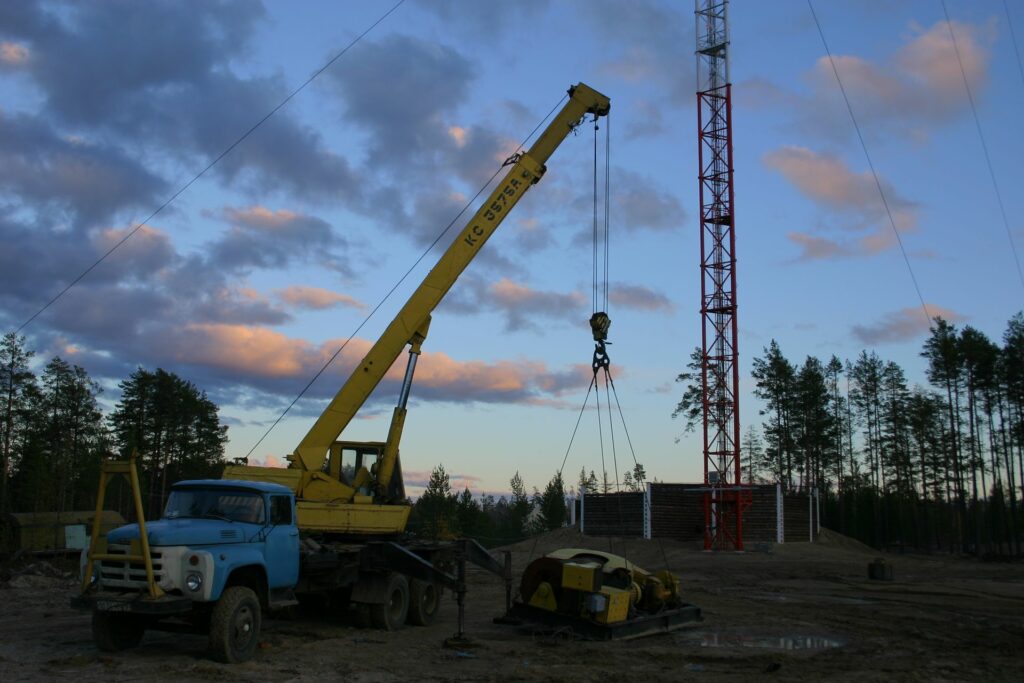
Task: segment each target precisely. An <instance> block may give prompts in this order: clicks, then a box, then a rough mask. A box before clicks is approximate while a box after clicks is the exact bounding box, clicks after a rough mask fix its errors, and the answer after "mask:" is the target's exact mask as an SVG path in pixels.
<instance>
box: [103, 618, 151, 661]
mask: <svg viewBox="0 0 1024 683" xmlns="http://www.w3.org/2000/svg"><path fill="white" fill-rule="evenodd" d="M145 632H146V628H145V625H144V624H143V622H142V620H141V619H139V618H138V617H136V616H135V615H132V614H118V613H117V612H99V611H96V610H93V613H92V637H93V640H95V641H96V647H97V648H99V649H100V651H102V652H120V651H121V650H128V649H130V648H133V647H135V646H136V645H138V644H139V643H140V642H141V641H142V635H143V634H144V633H145Z"/></svg>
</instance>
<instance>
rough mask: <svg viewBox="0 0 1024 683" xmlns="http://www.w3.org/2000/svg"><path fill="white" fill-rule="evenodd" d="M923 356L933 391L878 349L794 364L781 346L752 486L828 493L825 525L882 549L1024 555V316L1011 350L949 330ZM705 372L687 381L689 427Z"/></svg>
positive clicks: (763, 361) (766, 397)
mask: <svg viewBox="0 0 1024 683" xmlns="http://www.w3.org/2000/svg"><path fill="white" fill-rule="evenodd" d="M921 356H922V357H923V358H924V359H925V361H926V363H927V365H926V378H927V381H928V385H927V386H920V385H911V383H909V382H908V381H907V377H906V373H905V372H904V370H903V368H902V367H900V366H899V365H898V364H897V363H895V362H893V361H888V360H885V359H883V358H881V357H879V356H878V354H876V353H875V352H873V351H872V352H869V351H863V352H861V354H860V355H859V356H857V357H856V358H855V359H854V360H852V361H850V360H846V361H844V360H840V359H839V358H837V357H835V356H832V357H831V358H829V359H828V361H826V362H823V361H822V360H820V359H818V358H815V357H813V356H809V357H807V358H806V359H804V361H803V362H802V363H794V362H792V361H790V360H789V359H788V358H786V356H785V355H784V354H783V352H782V349H781V348H780V346H779V344H778V343H777V342H775V341H774V340H773V341H772V342H771V343H770V344H769V345H768V347H766V348H765V349H763V351H762V354H761V355H760V356H759V357H757V358H755V359H754V361H753V372H752V375H753V378H754V381H755V382H756V389H755V393H756V395H757V397H758V398H760V399H761V400H762V401H763V409H762V411H761V416H762V418H763V423H762V424H761V425H760V426H759V427H756V426H749V427H748V428H747V429H746V431H745V432H744V436H743V442H742V449H741V450H742V456H743V465H744V469H745V471H746V472H747V476H749V477H750V479H751V480H752V481H759V482H779V483H781V484H782V486H783V487H784V488H785V489H787V490H807V489H817V490H818V491H819V492H820V494H821V495H822V496H823V500H824V501H825V507H824V510H823V513H822V514H823V522H824V523H825V524H826V525H828V526H831V527H833V528H837V529H839V530H841V531H843V532H845V533H852V534H854V535H856V536H857V537H859V538H860V539H861V540H864V541H866V542H868V543H871V544H872V545H875V546H877V547H891V546H894V545H895V546H899V547H902V548H906V547H908V546H912V547H916V548H921V549H928V550H931V549H940V548H942V549H948V550H953V551H960V552H974V553H977V554H985V553H989V554H996V555H1005V554H1011V553H1012V554H1020V552H1021V547H1020V536H1021V531H1022V526H1024V525H1022V518H1021V509H1020V506H1021V501H1020V492H1021V487H1022V486H1024V481H1022V476H1024V316H1022V315H1021V314H1017V315H1016V316H1014V317H1013V318H1012V319H1011V320H1010V321H1009V323H1008V325H1007V327H1006V330H1005V332H1004V334H1003V337H1002V340H1001V344H1000V343H997V342H994V341H992V340H991V339H989V338H988V337H987V336H986V335H985V334H983V333H982V332H980V331H979V330H977V329H975V328H973V327H971V326H964V327H963V328H962V329H958V328H957V327H956V326H955V325H953V324H950V323H949V322H947V321H945V320H942V319H941V318H937V319H936V320H935V321H934V325H933V326H932V328H931V331H930V333H929V336H928V338H927V340H926V341H925V342H924V345H923V348H922V349H921ZM699 360H700V355H699V351H698V352H697V355H696V356H695V357H694V358H693V361H694V362H696V366H694V365H693V363H691V366H690V368H689V371H690V372H688V373H684V374H683V375H681V376H680V378H681V379H682V381H684V382H690V384H688V385H687V389H686V391H685V392H684V395H683V400H682V401H681V402H680V404H679V406H677V409H676V414H677V415H679V416H683V417H685V418H686V421H687V426H691V425H692V424H693V419H694V417H695V416H696V415H697V414H698V412H697V411H699V404H695V398H694V396H695V394H694V388H693V385H692V381H691V380H692V379H693V374H694V370H695V367H696V370H697V371H699ZM697 376H698V377H699V375H697Z"/></svg>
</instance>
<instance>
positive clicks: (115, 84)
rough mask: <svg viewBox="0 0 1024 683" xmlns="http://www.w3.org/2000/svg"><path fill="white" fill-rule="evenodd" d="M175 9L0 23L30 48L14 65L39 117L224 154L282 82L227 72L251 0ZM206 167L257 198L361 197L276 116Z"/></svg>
mask: <svg viewBox="0 0 1024 683" xmlns="http://www.w3.org/2000/svg"><path fill="white" fill-rule="evenodd" d="M5 4H7V3H5ZM18 4H20V5H28V3H18ZM182 10H183V8H182V6H181V4H180V3H177V2H172V1H170V0H164V1H158V0H154V1H153V2H144V3H139V2H131V1H130V0H112V1H110V2H102V3H87V4H76V5H73V6H62V5H61V4H59V3H58V4H56V5H45V6H44V5H32V6H30V7H23V8H20V9H19V10H10V9H7V10H6V12H7V14H8V16H5V17H4V18H3V20H2V21H0V26H5V28H6V29H7V32H8V33H9V34H10V35H11V36H12V37H14V38H16V39H18V40H19V41H21V42H23V43H27V44H28V45H29V46H30V50H31V55H32V58H31V59H30V60H29V62H28V64H27V69H26V71H27V73H28V74H30V76H31V78H32V79H33V81H34V82H35V84H36V85H37V86H38V87H39V89H40V90H41V92H42V94H43V96H44V97H45V109H44V111H45V113H46V115H47V117H49V118H52V119H54V120H55V121H59V122H61V123H63V124H67V125H69V126H72V127H74V128H76V129H81V130H87V131H91V132H93V133H102V134H104V135H106V136H109V137H116V138H118V139H120V140H122V141H123V143H124V144H125V145H126V146H128V145H129V144H130V145H131V146H133V147H135V148H137V149H138V151H139V152H140V153H147V155H148V156H151V157H152V156H159V157H166V156H167V155H170V156H171V157H172V158H175V159H176V160H177V161H179V162H183V163H185V164H186V165H188V166H191V167H194V166H197V165H200V164H205V163H206V162H208V161H209V160H211V159H213V158H215V157H217V156H218V155H219V154H220V153H221V152H223V151H224V150H225V149H227V147H228V146H229V145H230V144H231V143H232V142H234V141H235V140H236V139H237V138H238V136H239V135H240V134H241V133H243V132H244V131H246V130H248V129H249V128H250V127H252V126H253V125H254V124H255V123H257V121H259V118H260V117H261V116H262V115H263V114H264V113H265V112H268V111H270V110H271V109H272V108H274V107H275V106H276V105H277V104H279V103H280V102H281V100H282V99H283V97H284V96H285V95H286V94H287V92H288V90H289V88H288V86H287V85H286V84H285V83H284V81H283V80H282V79H281V78H280V77H278V76H274V77H251V78H246V77H241V76H239V75H237V74H236V73H234V71H233V70H232V68H231V67H232V62H233V61H234V60H235V59H236V58H237V57H240V56H243V55H244V54H245V53H246V51H247V50H248V49H249V48H250V42H251V38H252V35H253V31H254V28H255V26H256V25H257V24H258V23H259V21H261V20H262V18H263V8H262V6H261V5H259V4H258V3H248V2H243V1H241V0H221V1H219V2H218V1H214V0H211V1H210V2H192V3H189V6H188V8H187V11H182ZM69 64H73V65H74V68H68V65H69ZM212 174H213V175H215V176H217V177H219V178H220V179H221V180H222V181H224V182H226V183H228V184H235V185H237V186H239V187H241V188H244V189H248V190H250V191H253V192H259V193H260V194H261V195H266V194H267V193H268V192H280V191H282V190H284V191H288V192H290V193H291V194H292V195H294V196H301V197H308V198H315V199H331V200H332V201H336V200H337V199H338V198H339V197H341V198H344V199H346V200H349V201H351V202H352V203H353V204H358V202H359V201H360V200H361V199H362V197H363V196H364V193H361V192H359V189H360V186H361V185H364V184H365V183H364V182H362V181H361V179H360V178H359V175H358V174H356V173H355V172H354V171H352V169H351V168H350V167H349V165H348V162H347V160H345V159H344V158H342V157H340V156H339V155H337V154H334V153H332V152H331V151H330V150H329V149H328V148H327V147H326V145H325V144H324V142H323V139H322V136H321V135H320V134H319V133H318V132H317V131H315V130H313V129H312V128H310V127H308V126H304V125H302V124H300V123H298V122H297V121H296V119H295V118H294V117H293V115H292V114H291V113H289V112H288V111H280V112H277V113H276V114H275V115H274V116H273V117H272V118H270V119H268V120H267V121H266V122H265V123H264V124H263V125H262V126H261V127H260V129H259V130H258V131H257V132H256V133H254V134H253V135H251V136H249V138H248V139H247V140H246V142H245V144H244V145H239V146H238V147H237V148H235V149H233V150H232V151H231V152H230V153H229V154H228V155H227V156H225V157H224V158H223V159H222V160H221V161H220V162H219V163H218V164H217V166H216V167H214V169H213V171H212Z"/></svg>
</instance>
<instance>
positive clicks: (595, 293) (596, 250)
mask: <svg viewBox="0 0 1024 683" xmlns="http://www.w3.org/2000/svg"><path fill="white" fill-rule="evenodd" d="M597 130H598V126H597V117H596V116H595V117H594V178H593V180H594V216H593V220H594V236H593V250H594V291H593V297H592V298H593V301H592V303H593V311H592V313H597V311H598V308H597V304H598V280H599V277H598V274H597V272H598V268H597V263H598V255H599V254H600V250H599V248H598V230H597Z"/></svg>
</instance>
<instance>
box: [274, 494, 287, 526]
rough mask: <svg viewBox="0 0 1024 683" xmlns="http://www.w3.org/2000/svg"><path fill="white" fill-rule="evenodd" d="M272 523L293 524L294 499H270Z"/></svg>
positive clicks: (283, 497)
mask: <svg viewBox="0 0 1024 683" xmlns="http://www.w3.org/2000/svg"><path fill="white" fill-rule="evenodd" d="M270 523H271V524H274V525H277V524H291V523H292V499H291V498H289V497H288V496H271V497H270Z"/></svg>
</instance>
